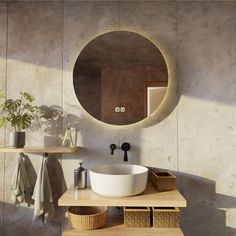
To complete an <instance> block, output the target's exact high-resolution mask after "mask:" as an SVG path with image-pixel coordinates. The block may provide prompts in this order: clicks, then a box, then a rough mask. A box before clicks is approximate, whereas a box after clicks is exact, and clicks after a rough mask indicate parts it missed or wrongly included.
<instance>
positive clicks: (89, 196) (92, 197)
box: [58, 184, 187, 207]
mask: <svg viewBox="0 0 236 236" xmlns="http://www.w3.org/2000/svg"><path fill="white" fill-rule="evenodd" d="M58 204H59V206H118V207H119V206H153V207H186V205H187V203H186V200H185V199H184V197H183V196H182V195H181V194H180V193H179V191H178V190H173V191H167V192H157V191H156V189H155V188H154V187H153V185H152V184H148V186H147V189H146V191H145V192H143V193H142V194H140V195H136V196H131V197H116V198H113V197H104V196H101V195H98V194H96V193H95V192H93V191H92V190H91V188H87V189H83V190H76V189H74V188H73V187H70V188H69V189H68V190H67V191H66V192H65V193H64V194H63V195H62V196H61V198H60V199H59V202H58Z"/></svg>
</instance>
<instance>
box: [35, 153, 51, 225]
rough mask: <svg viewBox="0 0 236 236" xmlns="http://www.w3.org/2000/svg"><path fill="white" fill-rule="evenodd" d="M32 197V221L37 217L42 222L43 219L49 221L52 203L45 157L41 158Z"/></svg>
mask: <svg viewBox="0 0 236 236" xmlns="http://www.w3.org/2000/svg"><path fill="white" fill-rule="evenodd" d="M32 198H33V199H34V216H33V221H35V220H36V219H38V218H41V219H42V221H43V223H44V220H47V221H50V220H51V219H52V218H53V215H54V203H53V197H52V190H51V185H50V180H49V176H48V169H47V158H46V157H43V159H42V163H41V166H40V168H39V172H38V176H37V180H36V184H35V187H34V193H33V197H32Z"/></svg>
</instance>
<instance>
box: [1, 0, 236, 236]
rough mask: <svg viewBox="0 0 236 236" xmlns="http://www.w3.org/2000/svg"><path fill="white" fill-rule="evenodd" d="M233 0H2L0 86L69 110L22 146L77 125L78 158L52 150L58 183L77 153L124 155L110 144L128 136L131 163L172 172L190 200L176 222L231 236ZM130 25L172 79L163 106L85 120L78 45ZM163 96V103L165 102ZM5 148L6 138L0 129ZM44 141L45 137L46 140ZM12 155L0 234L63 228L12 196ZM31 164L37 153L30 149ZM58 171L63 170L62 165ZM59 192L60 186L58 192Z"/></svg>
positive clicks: (6, 165) (234, 208)
mask: <svg viewBox="0 0 236 236" xmlns="http://www.w3.org/2000/svg"><path fill="white" fill-rule="evenodd" d="M235 12H236V2H233V1H218V2H214V1H211V2H210V1H208V2H204V1H199V2H198V1H194V2H192V1H186V2H181V1H179V2H174V1H170V2H168V1H153V2H147V1H130V2H128V1H120V2H116V1H114V2H113V1H86V2H82V1H73V2H70V1H64V2H60V1H53V2H44V1H42V2H40V1H30V2H27V1H24V2H23V1H22V2H21V1H14V2H13V1H9V2H4V1H1V2H0V88H1V89H3V90H4V91H5V93H6V94H7V95H9V96H17V93H18V92H19V91H21V90H23V91H28V92H30V93H32V94H33V95H34V96H35V97H36V99H37V102H38V104H44V105H47V106H54V107H61V108H63V109H64V110H65V111H66V112H67V113H68V114H69V115H68V116H67V117H65V119H63V120H61V119H55V120H53V121H51V122H50V123H46V124H44V126H43V127H42V128H40V129H38V130H35V131H34V132H33V130H32V132H29V133H28V138H27V145H43V144H44V143H45V141H44V136H45V135H47V136H52V137H53V138H54V140H56V138H58V137H60V135H61V133H62V125H63V123H64V125H66V124H70V125H73V126H74V127H76V128H78V129H79V135H78V145H80V146H82V147H83V149H81V151H80V152H79V153H78V154H75V155H59V156H58V157H57V158H55V157H52V158H50V159H51V163H52V166H54V167H57V168H55V170H54V171H55V173H54V176H56V178H55V179H54V180H53V181H54V183H55V186H58V185H59V183H60V182H61V181H62V180H63V179H64V178H65V180H66V184H67V186H70V185H71V184H72V182H73V169H75V168H76V167H77V166H78V159H83V160H84V161H85V162H86V166H87V167H89V166H91V165H92V164H95V163H103V162H121V161H122V159H123V153H122V152H121V151H119V150H118V151H116V152H115V155H114V156H110V155H109V145H110V144H111V143H116V144H122V143H123V142H125V141H127V142H130V143H131V150H130V152H129V162H131V163H139V164H143V165H148V166H152V167H160V168H168V169H170V170H173V171H176V175H177V176H178V187H179V189H180V191H181V192H182V193H183V195H184V196H185V197H186V199H187V200H188V208H187V209H186V210H184V211H183V212H182V217H181V226H182V229H183V231H184V233H185V235H187V236H210V235H212V236H233V235H236V229H235V228H236V223H235V222H236V198H235V197H236V191H235V190H236V174H235V173H236V159H235V156H236V122H235V121H236V109H235V101H236V93H235V91H236V89H235V86H236V43H235V41H236V13H235ZM118 29H122V30H130V31H134V32H137V33H140V34H142V35H144V36H145V37H147V38H149V39H151V40H152V41H153V42H154V43H156V44H157V45H158V46H159V47H160V49H161V50H162V52H163V54H164V56H165V58H166V59H167V61H168V66H169V71H170V75H171V77H172V78H171V79H172V81H177V85H178V86H177V87H178V94H177V95H176V93H175V91H176V84H175V83H172V85H171V88H170V89H168V91H169V92H168V94H167V97H166V102H165V103H164V105H163V106H162V107H161V111H160V112H159V113H158V112H157V113H155V114H154V115H153V116H152V117H151V118H150V119H148V120H145V121H144V122H141V123H138V124H135V125H131V126H125V127H119V126H111V125H106V124H103V123H101V122H99V121H97V120H95V119H94V118H92V117H90V116H89V115H88V114H87V113H86V112H85V111H84V110H83V109H82V108H81V106H80V104H79V103H78V101H77V99H76V96H75V93H74V90H73V79H72V72H73V66H74V63H75V61H76V58H77V57H78V55H79V52H80V51H81V50H82V48H83V47H84V46H85V45H86V44H87V43H88V41H90V40H91V39H93V38H94V37H96V36H98V35H100V34H102V33H105V32H108V31H110V30H118ZM168 98H169V100H168ZM0 132H1V133H0V137H1V138H0V142H1V145H3V144H6V143H7V137H6V139H5V133H6V134H7V133H8V130H7V132H5V130H1V131H0ZM47 140H48V139H47ZM16 158H17V155H15V154H1V155H0V201H1V202H0V235H2V236H21V235H22V236H23V235H27V236H31V235H44V236H47V235H48V236H54V235H55V236H56V235H60V231H61V229H60V228H61V223H60V222H61V219H60V218H58V220H57V222H55V223H54V224H46V225H44V226H42V225H40V224H35V225H32V224H31V218H32V214H33V212H32V208H27V207H15V206H13V205H12V204H11V203H10V200H9V198H10V184H11V177H12V172H13V170H14V167H15V164H16ZM30 160H31V161H32V163H33V166H34V168H35V170H36V171H37V170H38V168H39V165H40V161H41V157H40V155H30ZM61 167H62V169H63V174H64V176H63V175H62V172H61V169H60V168H61ZM59 190H60V189H59Z"/></svg>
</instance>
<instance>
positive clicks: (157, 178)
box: [151, 171, 176, 191]
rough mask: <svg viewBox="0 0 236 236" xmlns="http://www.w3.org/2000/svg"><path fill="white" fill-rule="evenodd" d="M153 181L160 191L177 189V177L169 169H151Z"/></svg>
mask: <svg viewBox="0 0 236 236" xmlns="http://www.w3.org/2000/svg"><path fill="white" fill-rule="evenodd" d="M151 181H152V184H153V185H154V186H155V188H156V189H157V190H158V191H170V190H174V189H176V177H175V176H174V175H173V174H172V173H171V172H169V171H160V172H153V171H151Z"/></svg>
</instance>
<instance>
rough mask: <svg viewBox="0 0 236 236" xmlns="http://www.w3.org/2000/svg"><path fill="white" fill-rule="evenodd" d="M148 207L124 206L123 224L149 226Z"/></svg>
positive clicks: (127, 225)
mask: <svg viewBox="0 0 236 236" xmlns="http://www.w3.org/2000/svg"><path fill="white" fill-rule="evenodd" d="M150 212H151V210H150V208H149V207H124V225H125V226H126V227H150Z"/></svg>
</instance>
